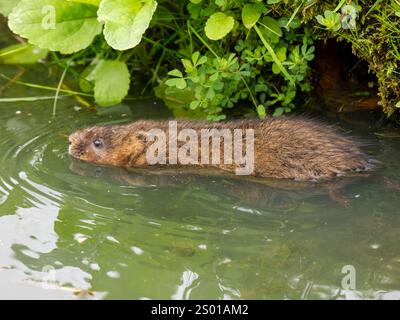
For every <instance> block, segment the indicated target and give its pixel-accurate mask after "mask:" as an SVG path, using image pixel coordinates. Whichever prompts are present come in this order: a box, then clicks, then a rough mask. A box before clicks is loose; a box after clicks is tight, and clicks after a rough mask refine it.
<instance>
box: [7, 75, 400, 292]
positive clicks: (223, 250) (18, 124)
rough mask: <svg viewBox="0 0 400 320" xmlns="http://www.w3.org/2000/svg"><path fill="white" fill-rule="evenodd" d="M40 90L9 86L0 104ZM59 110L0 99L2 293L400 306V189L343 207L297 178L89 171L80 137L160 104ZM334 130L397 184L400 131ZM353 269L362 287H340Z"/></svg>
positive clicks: (352, 186)
mask: <svg viewBox="0 0 400 320" xmlns="http://www.w3.org/2000/svg"><path fill="white" fill-rule="evenodd" d="M2 72H6V73H7V72H8V74H9V75H10V76H11V75H13V74H15V72H17V70H16V69H14V68H3V67H2ZM37 74H39V71H38V73H36V74H35V73H33V74H32V73H31V74H29V75H27V76H25V80H29V79H30V80H32V81H33V80H34V79H35V78H37ZM43 74H45V73H44V72H43V70H42V71H41V72H40V75H41V76H42V75H43ZM43 81H46V80H45V79H43ZM5 82H6V81H5V80H1V82H0V87H1V86H2V85H4V84H5ZM43 94H47V93H43V91H38V90H34V89H30V88H25V87H21V86H18V85H13V86H11V87H9V88H7V89H5V90H4V91H3V92H2V93H1V96H2V97H16V96H35V95H43ZM52 104H53V102H52V101H37V102H25V103H1V104H0V109H1V113H0V132H1V135H0V288H1V289H0V298H38V299H41V298H74V297H86V298H105V299H117V298H123V299H344V298H347V299H350V298H373V299H389V298H396V299H398V298H400V244H399V239H400V197H399V195H400V193H399V191H396V190H393V189H387V188H385V186H384V185H382V184H381V183H379V182H376V181H372V180H369V179H357V180H354V181H351V182H350V183H347V184H345V185H344V186H343V188H342V189H341V193H342V194H343V196H345V197H346V198H348V199H349V200H350V202H349V204H348V206H343V205H342V204H339V203H337V202H335V201H333V200H332V199H331V197H330V196H329V194H328V192H327V191H326V190H322V189H320V188H303V187H302V186H299V185H296V184H295V183H294V184H292V185H289V186H281V185H279V184H278V185H276V184H272V185H266V186H261V185H254V184H249V183H246V182H244V181H241V180H237V179H233V180H232V179H227V178H224V177H212V176H211V177H209V176H193V175H187V174H181V173H179V172H176V174H168V175H152V174H148V173H146V172H130V173H127V172H125V171H123V170H120V169H112V168H104V167H96V166H94V165H91V164H83V163H80V162H77V161H73V160H72V159H71V158H70V157H69V155H68V153H67V147H68V143H67V135H68V134H69V133H71V132H72V131H74V130H76V129H78V128H81V127H85V126H88V125H91V124H95V123H96V124H98V123H124V122H129V121H133V120H135V119H141V118H167V117H169V116H170V115H169V113H168V112H167V111H166V109H165V108H164V107H163V106H162V105H160V104H159V103H156V102H153V101H138V102H128V103H127V104H125V105H121V106H117V107H113V108H106V109H100V110H99V112H97V113H96V112H92V111H89V110H86V109H84V108H80V107H77V103H76V101H75V100H74V99H72V98H64V99H62V100H60V102H59V104H58V106H57V112H56V116H55V117H52V107H53V105H52ZM350 118H351V117H350ZM352 119H355V118H352ZM335 122H336V123H338V124H339V125H342V126H343V127H344V128H346V130H349V131H353V133H356V134H358V135H360V136H361V137H363V138H366V139H368V140H370V141H373V147H371V150H370V151H371V152H373V153H374V154H375V156H376V157H377V158H378V159H379V160H380V161H382V162H383V163H384V165H385V167H384V168H383V169H381V170H380V172H379V173H380V174H382V175H386V176H389V177H391V178H394V179H400V166H399V159H400V144H399V141H400V140H399V138H398V135H399V134H400V133H398V132H397V133H396V132H394V136H393V137H392V138H388V137H387V136H386V137H383V136H376V135H374V132H380V133H382V132H384V130H383V129H373V128H371V127H370V125H371V122H368V121H362V120H360V121H358V122H357V123H351V124H348V123H343V122H337V121H335ZM396 135H397V136H396ZM346 265H351V266H354V268H355V271H356V289H355V290H350V289H349V290H346V289H343V288H342V278H343V276H344V274H342V268H343V267H344V266H346ZM85 289H89V290H90V291H82V290H85ZM85 292H86V293H88V292H90V293H91V294H93V295H91V294H86V296H85Z"/></svg>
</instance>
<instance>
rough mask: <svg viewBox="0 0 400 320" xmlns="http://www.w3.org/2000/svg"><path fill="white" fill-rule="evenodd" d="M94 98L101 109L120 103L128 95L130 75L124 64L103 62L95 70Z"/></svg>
mask: <svg viewBox="0 0 400 320" xmlns="http://www.w3.org/2000/svg"><path fill="white" fill-rule="evenodd" d="M94 78H95V80H94V82H95V85H94V97H95V100H96V102H97V103H98V104H99V105H100V106H103V107H106V106H111V105H114V104H118V103H120V102H121V101H122V100H123V99H124V98H125V97H126V95H127V94H128V91H129V85H130V74H129V70H128V67H127V66H126V64H125V63H124V62H121V61H111V60H103V61H101V62H100V63H99V65H98V66H97V67H96V70H95V77H94Z"/></svg>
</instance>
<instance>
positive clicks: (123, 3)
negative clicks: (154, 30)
mask: <svg viewBox="0 0 400 320" xmlns="http://www.w3.org/2000/svg"><path fill="white" fill-rule="evenodd" d="M156 8H157V2H156V1H155V0H103V1H102V2H101V4H100V8H99V11H98V16H99V21H103V22H104V23H105V27H104V36H105V38H106V41H107V43H108V44H109V45H110V46H111V47H112V48H114V49H115V50H127V49H131V48H133V47H135V46H137V45H138V44H139V43H140V41H141V40H142V36H143V34H144V32H145V31H146V29H147V28H148V27H149V24H150V21H151V19H152V17H153V14H154V11H155V10H156Z"/></svg>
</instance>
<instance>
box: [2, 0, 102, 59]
mask: <svg viewBox="0 0 400 320" xmlns="http://www.w3.org/2000/svg"><path fill="white" fill-rule="evenodd" d="M96 10H97V7H95V6H92V5H88V4H83V3H77V2H68V1H65V0H22V1H21V2H20V3H19V4H18V5H17V6H16V7H15V8H14V9H13V11H12V12H11V13H10V15H9V17H8V19H9V21H8V25H9V27H10V29H11V30H12V31H13V32H15V33H16V34H19V35H20V36H21V37H24V38H27V39H28V40H29V42H30V43H32V44H34V45H37V46H39V47H40V48H44V49H49V50H52V51H60V52H61V53H64V54H70V53H73V52H77V51H80V50H82V49H85V48H87V47H88V46H89V45H90V44H91V43H92V41H93V39H94V37H95V36H96V35H98V34H99V33H100V32H101V28H102V26H101V24H100V23H99V22H98V21H97V14H96Z"/></svg>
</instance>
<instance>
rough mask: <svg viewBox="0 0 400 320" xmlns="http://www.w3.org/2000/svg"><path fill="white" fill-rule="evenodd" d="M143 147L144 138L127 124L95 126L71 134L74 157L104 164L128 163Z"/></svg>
mask: <svg viewBox="0 0 400 320" xmlns="http://www.w3.org/2000/svg"><path fill="white" fill-rule="evenodd" d="M143 148H144V143H143V139H142V138H141V137H140V135H139V134H135V132H134V130H130V129H129V127H127V126H95V127H91V128H86V129H82V130H79V131H76V132H74V133H72V134H71V135H70V136H69V154H70V155H71V156H72V157H74V158H77V159H80V160H83V161H88V162H93V163H97V164H103V165H112V166H125V165H128V163H129V161H130V159H132V158H134V157H135V155H137V154H139V153H140V152H141V151H142V150H143Z"/></svg>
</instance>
